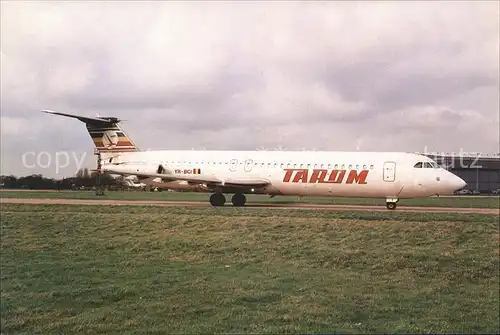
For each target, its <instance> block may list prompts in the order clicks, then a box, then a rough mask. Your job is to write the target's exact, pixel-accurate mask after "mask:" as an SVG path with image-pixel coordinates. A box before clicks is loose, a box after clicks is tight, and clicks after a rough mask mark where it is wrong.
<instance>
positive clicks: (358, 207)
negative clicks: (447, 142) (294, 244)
mask: <svg viewBox="0 0 500 335" xmlns="http://www.w3.org/2000/svg"><path fill="white" fill-rule="evenodd" d="M0 203H1V204H4V203H5V204H7V203H11V204H63V205H101V206H163V207H210V204H209V203H208V201H206V202H198V201H140V200H104V199H103V200H89V199H53V198H1V199H0ZM225 207H232V205H231V204H229V205H228V204H226V206H225ZM245 207H248V208H268V209H316V210H330V211H346V210H347V211H349V210H351V211H370V212H415V213H473V214H496V215H499V214H500V210H499V209H495V208H454V207H416V206H398V207H397V208H396V210H389V209H387V208H386V207H385V206H369V205H318V204H273V203H248V204H246V205H245Z"/></svg>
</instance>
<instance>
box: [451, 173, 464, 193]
mask: <svg viewBox="0 0 500 335" xmlns="http://www.w3.org/2000/svg"><path fill="white" fill-rule="evenodd" d="M451 179H452V180H451V182H452V185H453V188H454V190H455V191H457V190H461V189H462V188H464V187H465V186H466V185H467V183H466V182H465V180H463V179H462V178H460V177H459V176H457V175H454V174H453V176H452V178H451Z"/></svg>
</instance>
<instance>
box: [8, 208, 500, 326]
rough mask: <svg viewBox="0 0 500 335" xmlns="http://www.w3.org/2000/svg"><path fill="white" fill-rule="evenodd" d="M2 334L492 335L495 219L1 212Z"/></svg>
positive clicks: (197, 211) (495, 320)
mask: <svg viewBox="0 0 500 335" xmlns="http://www.w3.org/2000/svg"><path fill="white" fill-rule="evenodd" d="M1 229H2V244H1V280H2V293H1V302H0V306H1V321H2V322H1V324H2V333H6V334H9V333H19V332H27V333H56V332H62V333H76V332H88V333H108V332H113V333H126V332H142V333H154V332H158V333H160V332H162V333H181V332H182V333H214V332H223V333H249V332H253V333H278V332H281V333H282V332H295V333H297V332H351V333H359V332H362V333H374V332H412V333H424V332H434V333H437V332H462V333H465V332H467V333H470V332H475V333H478V332H499V331H500V326H499V317H498V315H499V306H498V301H499V292H498V287H499V262H498V257H499V250H498V243H499V227H498V218H497V217H496V216H494V215H480V214H474V215H470V214H467V215H460V214H429V213H422V214H420V213H419V214H415V213H403V212H399V213H397V212H389V213H386V212H383V213H366V212H357V213H353V212H328V211H313V210H265V209H253V208H246V209H241V208H231V207H229V208H218V209H213V208H209V207H207V208H183V207H175V208H164V207H140V206H138V207H118V206H116V207H115V206H64V205H18V204H3V205H2V220H1Z"/></svg>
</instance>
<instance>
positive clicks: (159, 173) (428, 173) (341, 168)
mask: <svg viewBox="0 0 500 335" xmlns="http://www.w3.org/2000/svg"><path fill="white" fill-rule="evenodd" d="M44 112H45V113H50V114H56V115H61V116H66V117H71V118H76V119H78V120H80V121H82V122H84V123H85V124H86V126H87V130H88V132H89V133H90V136H91V138H92V140H93V141H94V144H95V146H96V148H97V150H98V152H99V154H100V157H101V163H102V165H101V171H102V172H104V173H111V174H121V175H135V176H137V177H138V178H139V180H140V181H141V182H143V183H145V184H154V185H160V183H161V184H164V185H170V186H169V187H168V188H173V189H175V187H177V186H178V187H180V188H182V187H184V188H186V187H188V188H189V187H191V188H193V189H199V190H203V191H206V192H212V193H213V194H212V195H210V203H211V204H212V206H223V205H224V204H225V203H226V197H225V196H224V194H233V196H232V199H231V201H232V203H233V205H235V206H243V205H244V204H245V202H246V197H245V194H251V193H254V194H267V195H271V196H276V195H284V196H290V195H292V196H332V197H364V198H383V199H385V200H386V205H387V208H388V209H395V208H396V203H397V202H398V200H399V199H409V198H419V197H430V196H435V195H438V196H439V195H447V194H453V192H454V191H456V190H459V189H461V188H463V187H464V186H465V185H466V183H465V181H463V180H462V179H461V178H459V177H458V176H456V175H454V174H453V173H451V172H449V171H447V170H445V169H443V168H440V167H439V166H438V165H437V164H436V162H434V161H433V160H432V159H430V158H428V157H427V156H424V155H418V154H414V153H405V152H343V151H331V152H327V151H313V152H307V151H279V152H269V151H224V150H221V151H209V150H202V151H195V150H184V151H177V150H166V151H164V150H161V151H140V150H139V148H138V147H137V146H136V145H135V144H134V142H132V141H131V140H130V138H129V137H128V136H127V135H126V134H125V132H124V131H123V129H122V128H121V127H120V126H119V122H120V120H119V119H117V118H115V117H95V118H92V117H85V116H77V115H71V114H65V113H58V112H52V111H44Z"/></svg>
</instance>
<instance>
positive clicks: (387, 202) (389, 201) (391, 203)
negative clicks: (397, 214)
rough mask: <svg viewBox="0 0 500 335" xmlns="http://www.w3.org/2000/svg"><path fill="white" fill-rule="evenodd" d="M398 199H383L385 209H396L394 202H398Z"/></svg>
mask: <svg viewBox="0 0 500 335" xmlns="http://www.w3.org/2000/svg"><path fill="white" fill-rule="evenodd" d="M398 200H399V199H386V200H385V205H386V206H387V209H390V210H395V209H396V203H397V202H398Z"/></svg>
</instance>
